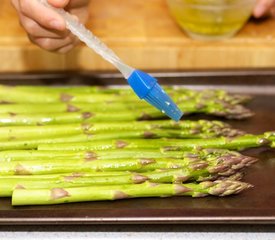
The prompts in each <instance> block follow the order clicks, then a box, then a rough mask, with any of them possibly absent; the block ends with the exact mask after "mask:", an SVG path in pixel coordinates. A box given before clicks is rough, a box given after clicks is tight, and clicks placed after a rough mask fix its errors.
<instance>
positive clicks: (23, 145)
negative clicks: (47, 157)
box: [0, 134, 92, 151]
mask: <svg viewBox="0 0 275 240" xmlns="http://www.w3.org/2000/svg"><path fill="white" fill-rule="evenodd" d="M91 138H92V136H90V135H87V134H79V135H69V136H65V137H53V138H41V139H28V140H19V141H16V140H13V141H2V142H0V151H3V150H16V149H37V148H38V145H39V144H57V143H75V142H78V143H85V142H87V141H90V139H91Z"/></svg>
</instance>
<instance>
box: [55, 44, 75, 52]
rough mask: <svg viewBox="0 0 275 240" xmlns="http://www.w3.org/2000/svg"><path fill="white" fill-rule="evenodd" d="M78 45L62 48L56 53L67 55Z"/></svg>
mask: <svg viewBox="0 0 275 240" xmlns="http://www.w3.org/2000/svg"><path fill="white" fill-rule="evenodd" d="M76 44H77V43H73V44H69V45H67V46H64V47H62V48H59V49H57V50H56V52H58V53H61V54H65V53H67V52H69V51H71V50H72V49H73V48H74V47H75V46H76Z"/></svg>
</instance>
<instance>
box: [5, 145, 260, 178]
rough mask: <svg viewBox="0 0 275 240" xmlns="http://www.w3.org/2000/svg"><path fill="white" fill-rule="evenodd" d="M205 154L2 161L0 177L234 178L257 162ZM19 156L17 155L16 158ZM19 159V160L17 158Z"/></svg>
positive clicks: (234, 155) (227, 154)
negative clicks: (200, 174)
mask: <svg viewBox="0 0 275 240" xmlns="http://www.w3.org/2000/svg"><path fill="white" fill-rule="evenodd" d="M204 152H205V153H201V155H199V154H194V153H189V154H187V153H186V154H184V155H183V157H182V158H181V159H176V158H136V159H134V158H120V159H118V158H116V159H111V156H110V157H109V158H105V159H96V158H92V157H90V156H89V158H86V159H78V158H77V157H76V158H75V159H67V158H65V159H59V158H57V159H50V160H49V159H47V158H45V160H27V161H26V160H22V161H2V162H1V168H0V175H2V176H6V175H30V174H32V175H38V174H56V173H66V172H67V173H68V172H75V171H76V172H90V171H153V170H156V169H182V168H184V169H186V168H188V169H191V170H201V169H205V168H207V167H209V168H208V171H209V172H210V173H213V172H215V173H217V172H219V174H220V175H225V176H228V175H232V174H233V173H235V171H236V170H237V169H242V168H244V167H246V166H249V165H251V164H252V163H254V162H255V161H256V160H257V159H255V158H252V157H248V156H244V155H241V154H239V153H236V152H223V151H221V152H219V151H209V150H205V151H204ZM17 157H18V156H17ZM18 158H20V157H18Z"/></svg>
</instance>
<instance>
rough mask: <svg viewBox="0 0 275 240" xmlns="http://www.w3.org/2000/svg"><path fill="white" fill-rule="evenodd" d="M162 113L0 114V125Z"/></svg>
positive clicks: (152, 116)
mask: <svg viewBox="0 0 275 240" xmlns="http://www.w3.org/2000/svg"><path fill="white" fill-rule="evenodd" d="M163 117H164V115H163V114H162V113H161V112H158V111H155V110H154V109H153V110H151V111H150V112H146V113H142V112H141V113H131V112H128V113H126V112H125V113H120V114H117V113H109V114H106V113H92V112H71V113H66V114H64V113H48V114H40V113H33V114H14V113H9V114H4V113H3V114H0V126H24V125H32V126H33V125H48V124H66V123H83V122H92V123H93V122H123V121H134V120H147V119H161V118H163Z"/></svg>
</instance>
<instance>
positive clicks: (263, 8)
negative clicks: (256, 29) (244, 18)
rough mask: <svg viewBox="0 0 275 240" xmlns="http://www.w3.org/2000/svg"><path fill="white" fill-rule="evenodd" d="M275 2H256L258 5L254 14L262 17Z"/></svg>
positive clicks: (268, 0)
mask: <svg viewBox="0 0 275 240" xmlns="http://www.w3.org/2000/svg"><path fill="white" fill-rule="evenodd" d="M274 4H275V1H274V0H260V1H258V3H257V4H256V7H255V8H254V10H253V16H254V17H256V18H259V17H262V16H263V15H265V14H266V13H267V12H268V11H269V10H270V9H271V7H272V6H273V5H274Z"/></svg>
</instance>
